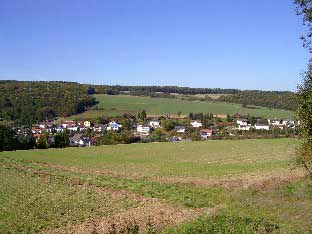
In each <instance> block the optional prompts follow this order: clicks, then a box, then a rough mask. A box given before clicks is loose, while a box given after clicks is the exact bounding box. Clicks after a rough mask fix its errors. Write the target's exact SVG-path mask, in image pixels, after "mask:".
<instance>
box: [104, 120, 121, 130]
mask: <svg viewBox="0 0 312 234" xmlns="http://www.w3.org/2000/svg"><path fill="white" fill-rule="evenodd" d="M121 127H122V125H121V124H119V123H116V122H115V121H112V122H109V124H108V126H107V128H106V129H107V130H108V131H110V130H113V131H118V130H119V129H120V128H121Z"/></svg>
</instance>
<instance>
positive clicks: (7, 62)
mask: <svg viewBox="0 0 312 234" xmlns="http://www.w3.org/2000/svg"><path fill="white" fill-rule="evenodd" d="M303 30H304V27H303V26H302V22H301V19H300V17H298V16H296V14H295V9H294V5H293V3H292V0H261V1H251V0H235V1H234V0H225V1H210V0H0V79H2V80H3V79H18V80H65V81H78V82H82V83H91V84H119V85H178V86H191V87H221V88H239V89H265V90H295V89H296V86H297V84H298V82H299V81H300V79H301V78H300V73H301V72H303V71H304V69H305V64H306V63H307V61H308V56H309V54H308V52H307V51H306V50H305V49H303V48H302V47H301V41H300V39H299V37H300V35H301V34H302V33H303Z"/></svg>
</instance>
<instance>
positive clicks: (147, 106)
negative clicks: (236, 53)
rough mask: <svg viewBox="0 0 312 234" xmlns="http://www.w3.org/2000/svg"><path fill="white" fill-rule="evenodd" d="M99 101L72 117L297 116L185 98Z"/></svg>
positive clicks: (103, 98) (121, 97)
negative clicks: (127, 115)
mask: <svg viewBox="0 0 312 234" xmlns="http://www.w3.org/2000/svg"><path fill="white" fill-rule="evenodd" d="M94 97H95V98H96V100H97V101H98V102H99V103H98V104H97V105H96V106H95V107H94V108H93V109H91V110H89V111H86V112H84V113H82V114H79V115H74V116H71V118H74V119H87V118H97V117H100V116H118V115H122V114H123V113H133V114H136V113H138V112H140V111H142V110H146V112H147V113H148V114H155V115H160V114H161V115H165V114H177V113H178V112H181V114H185V115H188V114H189V113H190V112H193V113H201V112H202V113H213V114H220V115H222V114H223V115H226V114H231V115H233V114H236V113H239V114H242V115H248V114H249V115H251V116H256V117H264V118H284V119H285V118H293V117H294V112H293V111H288V110H280V109H269V108H264V107H255V106H254V107H249V108H246V107H245V108H244V107H242V105H240V104H234V103H225V102H213V101H199V100H197V101H189V100H182V99H181V98H173V99H169V98H152V97H137V96H128V95H110V96H109V95H103V94H97V95H94Z"/></svg>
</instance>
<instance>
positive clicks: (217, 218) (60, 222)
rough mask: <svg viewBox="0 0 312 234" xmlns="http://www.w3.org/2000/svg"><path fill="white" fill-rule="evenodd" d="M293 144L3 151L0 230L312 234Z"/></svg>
mask: <svg viewBox="0 0 312 234" xmlns="http://www.w3.org/2000/svg"><path fill="white" fill-rule="evenodd" d="M299 144H300V141H299V140H296V139H265V140H243V141H207V142H185V143H150V144H143V143H142V144H131V145H112V146H98V147H90V148H66V149H48V150H29V151H15V152H1V153H0V166H1V167H0V174H1V180H0V195H1V196H0V204H1V206H0V232H1V233H21V232H24V233H37V232H42V233H68V232H75V233H86V232H87V233H91V232H92V231H94V233H115V232H117V233H118V231H119V232H122V233H160V232H162V233H311V232H310V231H311V230H312V229H311V217H312V212H311V210H312V186H311V184H310V183H309V182H308V181H306V180H305V179H303V178H302V176H303V174H302V172H301V170H298V169H295V167H294V156H295V153H296V149H297V147H298V146H299ZM120 219H123V220H124V221H125V223H126V224H125V225H126V227H120V223H118V220H120ZM107 225H108V226H107ZM90 228H92V229H90ZM93 229H94V230H93ZM105 230H106V231H105ZM107 230H110V231H107Z"/></svg>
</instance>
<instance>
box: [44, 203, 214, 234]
mask: <svg viewBox="0 0 312 234" xmlns="http://www.w3.org/2000/svg"><path fill="white" fill-rule="evenodd" d="M217 210H218V207H216V208H212V209H206V210H203V209H186V208H181V207H175V206H172V205H169V204H165V203H162V202H159V201H157V200H154V201H148V202H147V203H145V204H144V205H143V206H139V207H136V208H133V209H129V210H127V211H124V212H121V213H118V214H115V215H112V216H109V217H103V218H97V219H90V220H87V221H85V222H83V223H82V224H79V225H74V226H67V227H63V228H62V229H58V230H51V231H49V232H47V233H61V234H65V233H79V234H84V233H93V234H96V233H137V232H138V233H147V232H148V231H153V232H156V233H160V232H161V230H163V229H164V228H166V227H168V226H173V225H178V224H180V223H182V222H185V221H188V220H192V219H195V218H196V217H198V216H200V215H203V214H212V213H214V212H216V211H217ZM136 231H137V232H136Z"/></svg>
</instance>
